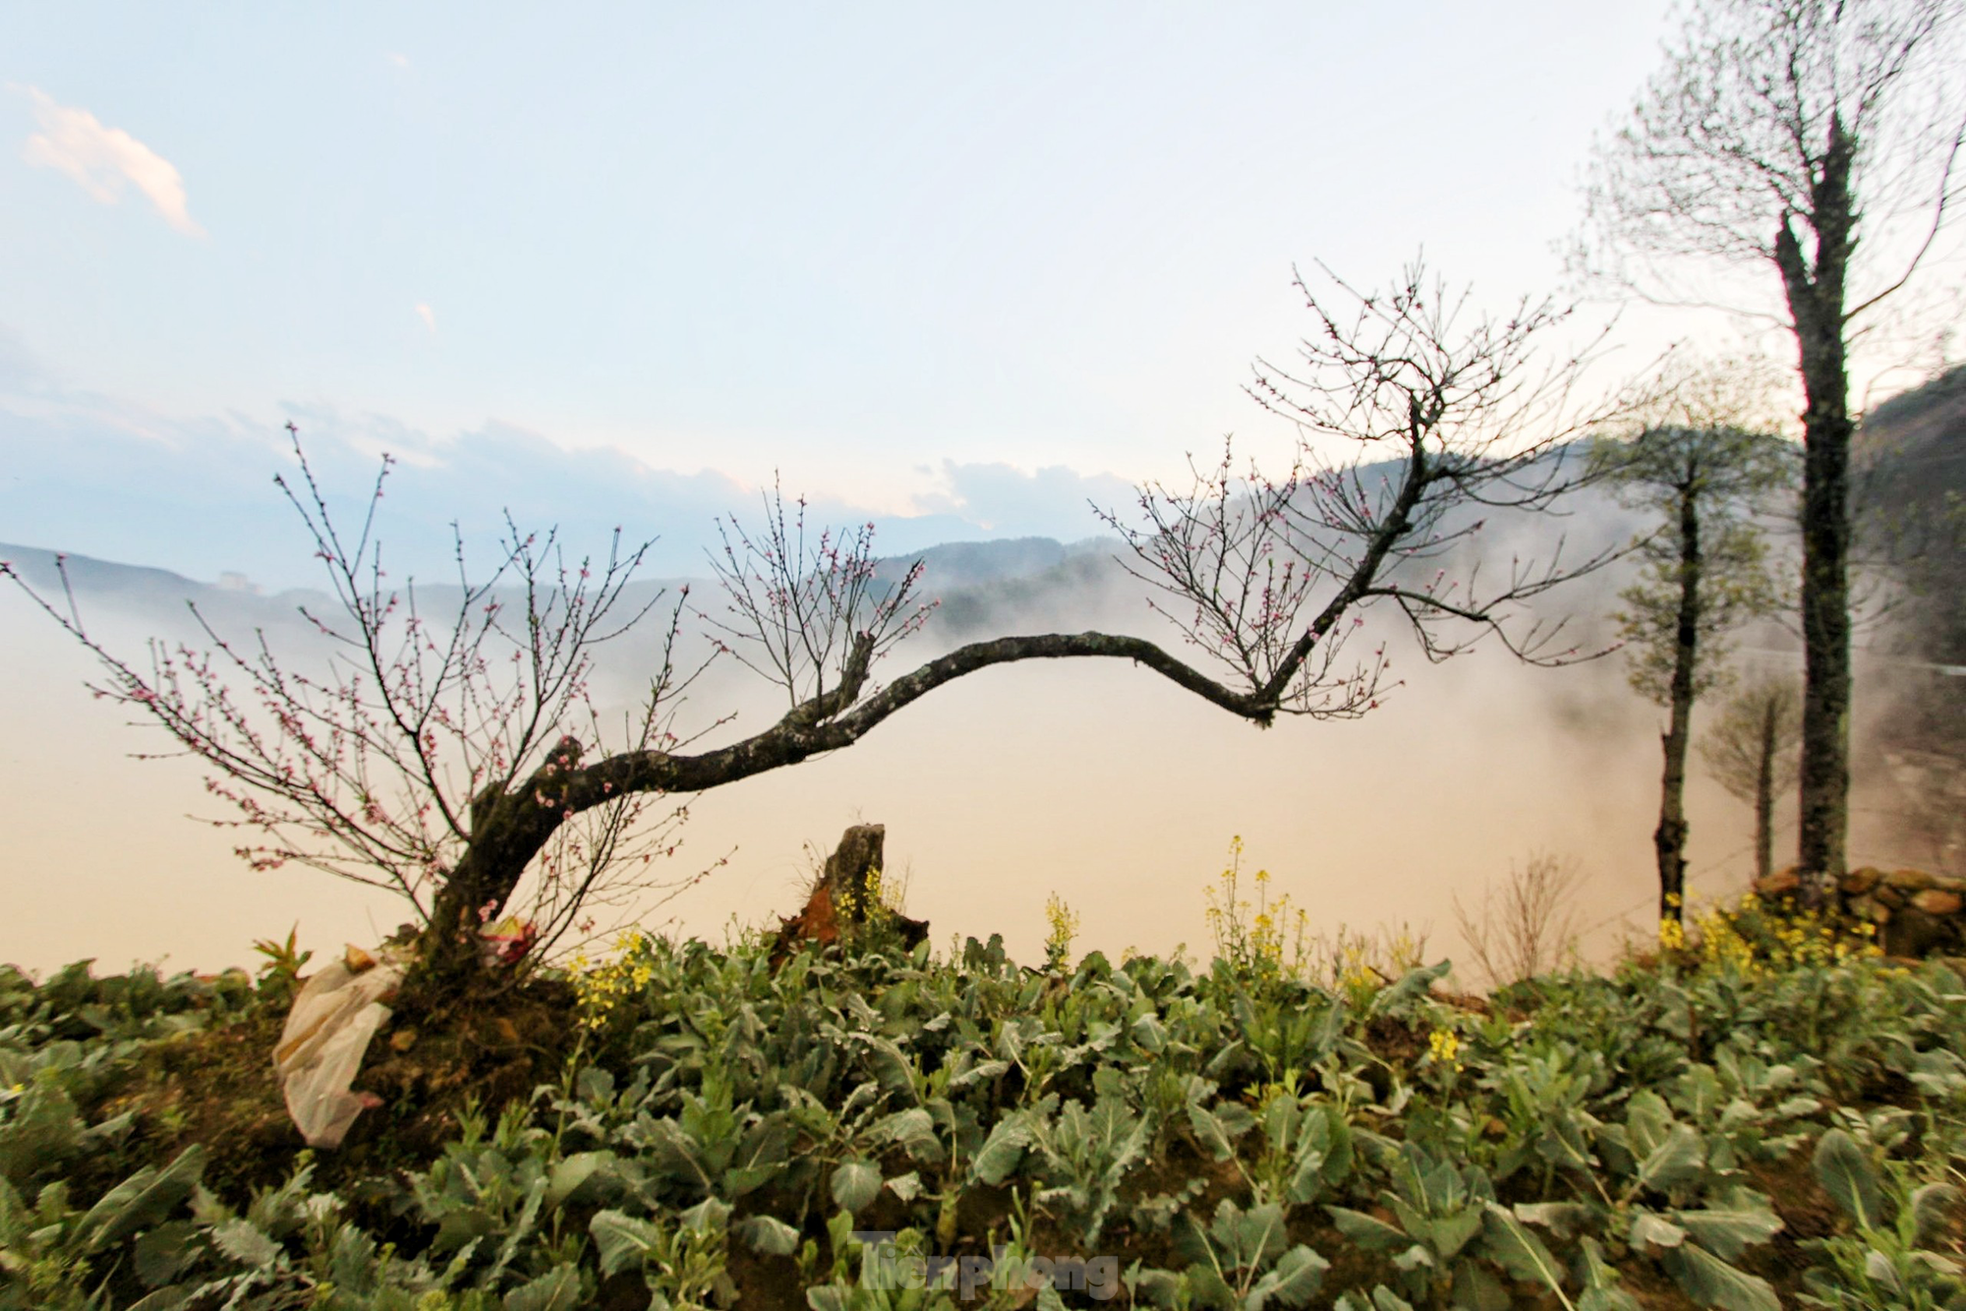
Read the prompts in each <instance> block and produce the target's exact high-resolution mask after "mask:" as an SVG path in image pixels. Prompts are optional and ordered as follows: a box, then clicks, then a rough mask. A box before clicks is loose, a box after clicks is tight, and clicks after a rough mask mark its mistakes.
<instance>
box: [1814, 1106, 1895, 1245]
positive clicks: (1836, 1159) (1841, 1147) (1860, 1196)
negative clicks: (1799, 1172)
mask: <svg viewBox="0 0 1966 1311" xmlns="http://www.w3.org/2000/svg"><path fill="white" fill-rule="evenodd" d="M1814 1161H1815V1166H1816V1178H1817V1180H1818V1181H1819V1182H1821V1184H1822V1185H1823V1191H1824V1192H1826V1193H1828V1194H1829V1195H1830V1196H1831V1197H1833V1198H1835V1199H1836V1204H1837V1205H1838V1206H1840V1207H1842V1208H1843V1210H1844V1212H1845V1213H1846V1214H1848V1215H1849V1216H1850V1218H1851V1219H1853V1220H1855V1221H1856V1222H1857V1226H1858V1227H1859V1228H1861V1229H1875V1228H1877V1227H1878V1225H1879V1223H1880V1222H1881V1221H1882V1219H1883V1214H1884V1209H1883V1204H1882V1202H1881V1200H1880V1199H1879V1197H1878V1193H1877V1172H1876V1171H1875V1170H1873V1169H1872V1168H1871V1164H1870V1162H1869V1161H1868V1160H1866V1159H1865V1157H1864V1149H1863V1148H1861V1147H1859V1146H1858V1145H1857V1140H1856V1139H1855V1138H1852V1137H1851V1136H1850V1135H1849V1134H1847V1133H1845V1132H1844V1131H1843V1130H1841V1129H1831V1130H1830V1131H1828V1132H1827V1133H1825V1134H1824V1135H1823V1137H1822V1140H1821V1141H1820V1142H1818V1143H1817V1144H1816V1155H1815V1158H1814Z"/></svg>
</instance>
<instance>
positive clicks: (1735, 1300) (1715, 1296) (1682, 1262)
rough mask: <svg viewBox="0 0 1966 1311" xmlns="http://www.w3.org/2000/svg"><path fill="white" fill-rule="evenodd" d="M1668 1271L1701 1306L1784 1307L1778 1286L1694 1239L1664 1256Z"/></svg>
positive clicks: (1764, 1310) (1727, 1310)
mask: <svg viewBox="0 0 1966 1311" xmlns="http://www.w3.org/2000/svg"><path fill="white" fill-rule="evenodd" d="M1661 1263H1662V1264H1663V1265H1664V1266H1665V1268H1666V1272H1667V1273H1668V1274H1670V1275H1671V1276H1672V1277H1673V1278H1674V1279H1675V1280H1676V1281H1678V1283H1679V1286H1680V1288H1682V1289H1683V1290H1685V1292H1686V1295H1687V1296H1688V1297H1690V1298H1692V1299H1693V1300H1694V1301H1695V1302H1698V1303H1699V1304H1700V1305H1701V1306H1708V1307H1718V1308H1719V1309H1720V1311H1782V1303H1781V1300H1780V1299H1779V1298H1777V1297H1776V1296H1775V1290H1774V1289H1772V1288H1770V1287H1769V1286H1768V1281H1767V1280H1765V1279H1763V1278H1761V1276H1759V1275H1751V1274H1749V1273H1748V1272H1747V1271H1745V1270H1737V1269H1735V1268H1734V1267H1733V1266H1731V1265H1728V1264H1727V1263H1726V1262H1725V1261H1723V1260H1721V1259H1720V1258H1719V1257H1717V1256H1715V1255H1714V1254H1713V1253H1711V1252H1709V1251H1707V1250H1706V1249H1705V1248H1704V1247H1700V1246H1697V1245H1695V1244H1693V1243H1682V1244H1680V1245H1679V1246H1678V1247H1675V1248H1672V1249H1670V1250H1669V1251H1667V1252H1666V1254H1665V1256H1664V1257H1662V1258H1661Z"/></svg>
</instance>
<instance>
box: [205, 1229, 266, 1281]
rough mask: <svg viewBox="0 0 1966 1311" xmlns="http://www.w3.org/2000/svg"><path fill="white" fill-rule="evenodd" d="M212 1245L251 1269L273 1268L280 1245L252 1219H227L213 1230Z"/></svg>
mask: <svg viewBox="0 0 1966 1311" xmlns="http://www.w3.org/2000/svg"><path fill="white" fill-rule="evenodd" d="M212 1246H214V1247H216V1248H218V1250H219V1251H221V1252H223V1253H225V1254H226V1255H227V1256H229V1257H231V1258H232V1259H233V1260H234V1261H237V1262H238V1263H239V1264H240V1265H242V1266H245V1267H246V1268H247V1269H249V1270H271V1269H272V1268H273V1266H274V1264H275V1263H276V1262H278V1261H279V1259H280V1245H279V1244H278V1243H276V1242H274V1241H273V1240H272V1239H271V1238H268V1237H267V1236H266V1235H265V1234H264V1233H262V1232H261V1231H260V1229H259V1226H257V1225H255V1224H254V1223H253V1222H252V1221H250V1220H227V1221H226V1222H225V1223H224V1224H222V1225H219V1226H217V1227H216V1228H214V1229H213V1230H212Z"/></svg>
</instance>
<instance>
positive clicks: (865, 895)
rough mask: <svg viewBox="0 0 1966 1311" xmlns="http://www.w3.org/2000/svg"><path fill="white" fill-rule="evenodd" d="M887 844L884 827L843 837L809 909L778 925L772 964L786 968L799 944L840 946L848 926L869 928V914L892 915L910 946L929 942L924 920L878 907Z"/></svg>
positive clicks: (858, 828)
mask: <svg viewBox="0 0 1966 1311" xmlns="http://www.w3.org/2000/svg"><path fill="white" fill-rule="evenodd" d="M886 846H887V828H886V826H884V825H881V824H855V825H854V826H853V827H852V828H850V829H848V830H847V831H846V832H845V833H842V834H841V835H840V845H839V846H838V847H836V848H834V850H833V854H832V855H830V856H828V857H827V858H826V866H825V869H824V870H823V871H822V872H821V874H820V876H819V882H818V883H816V884H814V885H813V889H812V895H811V896H810V897H808V898H807V899H806V904H805V909H804V910H802V911H800V912H799V913H798V914H797V915H794V916H793V917H792V918H791V919H788V920H781V921H780V922H779V926H778V941H777V943H776V944H774V945H773V947H772V951H771V961H772V964H773V965H778V964H782V963H783V962H784V961H785V960H786V958H788V957H789V956H791V955H792V953H793V952H794V951H796V950H797V949H798V944H799V943H801V942H817V943H827V944H830V943H836V942H838V941H839V940H840V935H841V932H842V931H843V929H844V928H845V927H847V926H850V925H858V924H865V923H866V922H867V917H868V914H869V913H870V912H873V913H876V914H889V915H891V916H892V919H893V921H894V928H895V930H896V932H898V933H899V934H900V937H901V941H902V943H903V944H904V945H906V946H908V947H915V946H919V945H920V944H921V943H922V942H924V941H926V940H927V938H928V922H927V921H926V920H913V919H909V918H908V917H907V916H906V915H898V914H893V913H892V912H889V911H886V909H885V908H884V907H882V906H881V904H880V893H879V890H878V886H877V885H876V883H875V880H876V879H877V878H878V877H879V875H880V872H881V868H882V865H881V862H882V859H883V854H884V852H885V850H886Z"/></svg>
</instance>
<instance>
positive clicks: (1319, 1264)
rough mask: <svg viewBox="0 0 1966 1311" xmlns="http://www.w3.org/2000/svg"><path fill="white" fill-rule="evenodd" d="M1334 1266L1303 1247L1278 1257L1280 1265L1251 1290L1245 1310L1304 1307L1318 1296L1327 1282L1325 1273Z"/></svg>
mask: <svg viewBox="0 0 1966 1311" xmlns="http://www.w3.org/2000/svg"><path fill="white" fill-rule="evenodd" d="M1330 1268H1331V1263H1330V1262H1329V1261H1327V1260H1325V1259H1324V1258H1323V1257H1321V1256H1319V1255H1318V1254H1317V1253H1316V1252H1314V1251H1312V1250H1311V1249H1310V1248H1308V1247H1305V1246H1304V1245H1303V1244H1301V1243H1300V1244H1298V1245H1297V1246H1296V1247H1293V1248H1291V1249H1290V1250H1289V1251H1288V1252H1285V1253H1284V1254H1283V1255H1282V1257H1280V1258H1278V1260H1277V1263H1276V1265H1275V1266H1274V1267H1272V1268H1271V1270H1270V1271H1269V1272H1268V1273H1267V1274H1265V1275H1264V1276H1263V1277H1262V1278H1261V1279H1259V1280H1257V1281H1256V1285H1255V1287H1253V1288H1251V1289H1250V1290H1249V1296H1248V1297H1247V1298H1245V1299H1244V1300H1243V1307H1244V1308H1245V1311H1264V1309H1265V1308H1266V1307H1272V1306H1302V1305H1304V1304H1305V1303H1306V1302H1308V1301H1310V1300H1311V1298H1313V1297H1314V1296H1316V1295H1317V1291H1318V1288H1319V1287H1320V1286H1321V1285H1322V1284H1323V1283H1324V1272H1325V1271H1326V1270H1329V1269H1330Z"/></svg>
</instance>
